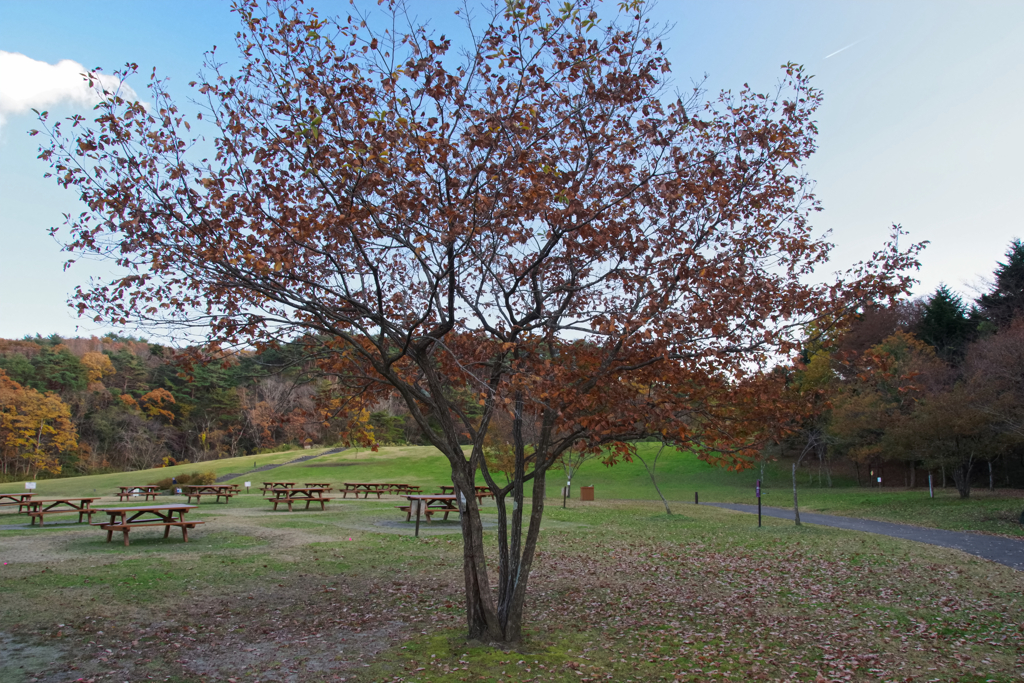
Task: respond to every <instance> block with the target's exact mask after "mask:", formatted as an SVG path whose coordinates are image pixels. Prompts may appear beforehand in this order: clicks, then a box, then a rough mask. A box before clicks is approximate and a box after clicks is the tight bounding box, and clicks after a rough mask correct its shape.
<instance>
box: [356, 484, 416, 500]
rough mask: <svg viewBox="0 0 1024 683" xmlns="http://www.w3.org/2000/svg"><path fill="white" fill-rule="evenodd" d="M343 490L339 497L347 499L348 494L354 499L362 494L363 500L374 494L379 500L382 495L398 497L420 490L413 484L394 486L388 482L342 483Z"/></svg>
mask: <svg viewBox="0 0 1024 683" xmlns="http://www.w3.org/2000/svg"><path fill="white" fill-rule="evenodd" d="M344 486H345V488H344V489H341V497H342V498H348V494H349V493H352V494H354V495H355V497H356V498H358V497H359V494H360V493H362V494H363V498H369V497H370V494H371V493H376V494H377V498H378V499H379V498H380V497H381V495H382V494H385V493H397V494H399V495H405V494H407V493H418V492H419V490H420V487H419V486H416V485H414V484H394V483H390V482H350V481H346V482H345V483H344Z"/></svg>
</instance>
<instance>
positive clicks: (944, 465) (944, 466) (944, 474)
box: [942, 463, 946, 488]
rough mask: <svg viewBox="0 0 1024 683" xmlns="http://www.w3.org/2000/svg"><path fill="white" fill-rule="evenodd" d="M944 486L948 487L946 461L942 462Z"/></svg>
mask: <svg viewBox="0 0 1024 683" xmlns="http://www.w3.org/2000/svg"><path fill="white" fill-rule="evenodd" d="M942 488H946V463H942Z"/></svg>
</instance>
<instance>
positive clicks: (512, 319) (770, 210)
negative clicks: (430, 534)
mask: <svg viewBox="0 0 1024 683" xmlns="http://www.w3.org/2000/svg"><path fill="white" fill-rule="evenodd" d="M396 4H397V3H395V4H388V5H387V7H388V8H389V9H390V12H391V14H393V15H396V16H393V17H392V18H390V19H386V20H385V22H386V26H387V27H389V28H388V29H387V30H377V29H376V28H375V19H374V17H372V16H362V15H359V14H358V13H357V14H354V15H353V16H351V17H349V18H348V19H337V20H335V19H325V18H322V17H320V16H318V15H317V14H316V12H315V11H313V10H309V9H304V8H302V7H301V6H300V5H298V4H297V3H290V2H284V1H282V2H271V3H270V4H269V6H268V12H267V14H266V15H262V14H260V12H259V8H258V7H257V3H256V2H252V1H245V2H241V3H240V4H239V5H238V6H237V7H236V9H237V12H238V15H239V16H240V18H241V20H242V22H243V26H242V29H241V31H240V32H239V34H238V39H237V42H238V48H239V52H240V55H241V59H242V62H243V64H242V67H241V69H240V71H239V72H238V74H237V75H233V74H228V73H222V72H221V68H222V67H221V66H220V65H219V64H218V60H217V58H216V56H215V55H213V54H211V55H210V59H209V61H208V69H209V71H208V73H207V74H205V75H204V76H202V77H201V79H200V81H199V82H198V83H197V84H196V86H197V89H198V92H199V93H200V94H201V95H202V97H203V98H204V107H205V110H204V111H203V112H202V119H201V121H199V120H197V121H194V122H190V121H188V120H186V116H185V115H184V114H183V113H182V112H181V111H180V110H179V109H178V107H177V106H176V105H175V103H174V101H173V100H172V98H171V97H170V95H169V94H168V92H167V90H166V87H165V85H166V84H165V83H164V82H162V81H160V80H158V79H156V78H155V77H154V79H153V80H152V81H151V84H150V86H151V88H150V104H149V105H148V106H143V105H142V104H141V103H138V102H132V101H126V100H125V99H123V98H122V97H121V96H120V95H119V94H118V93H117V92H109V91H108V92H103V93H101V102H100V104H99V105H98V106H99V117H98V118H97V120H96V123H95V124H90V123H89V122H87V121H85V120H84V119H83V118H82V117H72V118H71V120H70V125H69V126H66V127H65V126H63V125H62V124H61V123H59V122H58V123H55V124H53V125H52V126H51V125H50V124H49V123H48V122H47V120H46V116H45V114H44V115H42V119H43V127H44V128H45V129H46V131H47V133H48V137H49V142H48V143H47V144H46V146H45V147H44V149H43V150H42V156H43V158H44V159H46V160H48V161H49V162H50V164H51V165H52V168H53V172H54V174H55V175H56V177H57V180H58V182H59V183H61V184H62V185H64V186H67V187H74V188H77V190H78V191H79V192H80V195H81V198H82V200H83V201H84V202H85V205H86V207H87V210H86V211H85V212H83V213H82V214H81V215H79V216H75V217H72V218H71V219H70V222H69V226H68V229H69V231H70V233H69V235H68V237H67V240H66V241H67V246H68V248H69V249H70V250H72V251H73V252H86V253H90V254H93V253H95V254H101V255H102V254H115V255H116V256H114V258H116V260H117V262H118V263H119V264H120V265H121V266H122V267H123V268H125V269H126V272H125V273H124V275H123V276H119V277H118V278H117V279H116V280H114V281H111V282H109V283H100V284H97V285H96V286H92V287H89V288H82V289H81V290H80V291H79V293H78V301H79V302H78V306H79V310H80V311H82V312H88V313H89V314H91V315H93V316H94V317H95V318H97V319H100V320H103V319H106V320H111V321H118V322H122V321H127V320H128V319H132V320H135V321H138V322H146V323H152V324H157V323H164V324H167V323H173V324H176V325H179V326H188V325H192V326H196V327H195V328H193V329H197V330H199V331H201V332H202V333H203V334H204V335H206V336H207V337H208V338H209V339H210V340H211V341H214V342H218V343H223V344H227V343H240V342H254V341H255V342H262V343H272V342H274V341H278V340H282V339H286V340H287V339H296V338H299V337H304V336H305V337H306V338H308V339H309V340H310V344H311V346H316V345H318V348H317V356H318V359H319V362H321V363H322V364H323V365H324V367H328V368H330V370H331V372H335V373H337V374H338V375H339V376H345V377H347V378H349V379H348V380H346V381H347V384H346V388H347V390H348V391H350V392H353V394H352V395H354V396H359V397H361V400H362V402H363V405H372V404H373V402H374V401H375V400H376V399H377V398H380V397H381V396H385V395H387V394H388V392H391V391H394V392H397V393H398V394H399V395H400V396H401V397H402V399H403V400H404V401H405V403H406V405H407V407H408V409H409V413H410V416H411V419H412V420H414V421H415V423H416V424H417V425H418V427H419V428H420V430H421V432H422V435H423V438H424V440H426V441H428V442H429V443H431V444H433V445H434V446H436V447H437V448H438V449H439V450H441V452H442V453H444V455H445V456H446V457H447V459H448V461H449V464H450V466H451V475H452V481H453V482H454V484H455V486H456V487H457V489H458V490H459V491H460V492H464V493H465V494H466V496H465V499H466V502H465V505H464V508H463V510H462V512H463V514H462V515H461V519H462V534H463V544H464V556H463V557H464V578H465V587H466V612H467V625H468V630H469V636H470V637H472V638H483V639H487V640H494V641H502V642H515V641H518V640H519V639H520V638H521V635H522V627H523V623H522V615H523V605H524V602H525V599H526V588H527V584H528V579H529V576H530V569H531V567H532V564H533V561H534V554H535V548H536V543H537V539H538V536H539V533H540V524H541V519H542V515H543V511H544V499H545V495H546V474H547V472H548V470H549V468H550V467H551V466H552V465H554V464H555V463H557V462H558V460H559V458H560V457H561V455H562V454H563V453H564V452H565V451H567V450H568V449H570V448H572V447H574V445H575V444H578V443H580V442H585V443H586V444H588V446H589V447H591V448H601V447H605V446H608V447H610V448H612V449H613V450H614V449H617V448H621V446H618V444H622V443H625V442H627V441H630V440H633V439H639V438H644V437H647V436H651V435H658V434H660V435H661V436H663V437H664V438H666V439H668V440H671V441H672V442H673V443H675V444H678V445H684V446H686V447H689V445H688V444H690V441H691V438H690V430H691V429H693V427H694V425H695V424H698V426H699V429H700V433H701V434H702V435H703V436H702V439H703V443H704V444H705V446H706V450H705V455H706V457H708V458H709V459H711V460H714V459H715V458H719V459H721V460H728V459H729V458H730V457H731V456H730V455H729V454H731V453H742V452H743V451H742V450H741V448H742V447H741V446H737V447H736V449H733V448H732V445H733V444H732V441H731V439H732V438H733V432H732V428H733V427H734V426H735V425H737V424H739V422H740V421H738V420H736V419H735V418H736V416H735V411H733V410H730V408H729V404H728V398H729V396H730V393H731V392H732V391H733V389H734V387H735V386H739V385H740V384H741V383H742V381H743V380H745V379H748V378H749V377H750V376H751V375H756V374H757V373H758V368H759V367H762V366H764V365H765V364H767V363H768V362H769V360H770V359H772V358H775V357H777V354H779V353H787V352H788V351H789V350H791V349H792V348H794V345H795V344H796V341H797V340H796V336H797V333H798V331H799V330H800V329H802V326H803V325H804V324H806V323H807V321H808V320H810V319H816V318H819V317H824V318H826V319H829V320H842V319H843V318H844V316H845V315H846V314H847V313H848V312H849V311H850V310H852V309H853V308H854V307H855V306H856V305H858V304H859V302H861V301H864V300H874V299H876V298H879V297H884V296H891V295H894V294H896V293H898V292H901V291H903V290H905V289H906V287H907V286H908V284H909V281H910V280H909V277H908V276H907V275H905V274H904V271H905V270H906V269H907V268H909V267H913V266H914V265H916V253H917V251H918V249H919V248H920V247H919V246H911V247H909V248H907V249H904V250H901V249H900V248H899V247H898V245H897V241H898V238H899V237H900V236H901V235H902V231H901V230H899V229H898V228H894V231H893V236H892V240H891V241H890V242H889V243H888V244H887V245H886V246H885V247H884V248H883V249H882V250H881V251H879V252H878V253H876V254H875V256H874V257H873V258H872V259H871V260H869V261H867V262H865V263H864V264H860V265H859V266H857V267H855V268H854V269H853V270H852V271H850V272H849V274H848V275H845V276H842V277H841V278H840V279H838V280H837V281H835V282H831V283H818V284H810V283H809V281H808V276H809V275H810V274H811V273H812V271H813V270H814V268H815V267H818V266H820V265H822V264H824V263H826V262H827V259H828V254H829V250H830V247H831V245H830V244H829V243H828V242H827V241H825V240H824V239H822V238H820V237H818V236H816V235H815V234H814V232H813V231H812V229H811V227H810V224H809V216H810V214H811V213H812V212H813V211H815V210H816V209H817V204H816V202H815V200H814V197H813V195H812V194H811V188H812V185H811V181H810V180H809V179H808V178H807V177H806V176H805V175H804V172H803V170H802V164H803V162H804V160H805V159H806V158H807V157H808V155H809V154H811V153H812V152H813V150H814V147H815V142H814V136H815V133H816V127H815V124H814V120H813V114H814V111H815V109H816V107H817V106H818V104H819V103H820V100H821V96H820V93H819V92H818V91H817V90H815V89H814V88H813V87H812V86H811V83H810V80H811V78H810V76H809V75H807V74H806V73H805V72H804V71H803V69H802V68H800V67H798V66H796V65H792V64H790V65H786V66H785V68H784V72H783V77H782V81H781V82H780V84H779V87H778V89H777V90H776V91H774V92H772V93H769V94H761V93H756V92H753V91H752V90H750V89H749V88H744V89H742V90H741V91H740V92H739V93H738V94H736V95H732V94H730V93H723V94H722V95H721V96H720V97H719V98H718V99H717V100H715V101H711V102H704V101H703V93H702V92H700V91H699V90H695V91H694V92H693V93H692V94H691V95H690V96H689V97H688V99H687V100H685V101H683V100H682V99H677V98H673V97H671V96H670V95H669V91H668V87H669V81H668V78H669V75H668V74H669V73H670V69H669V64H668V61H667V59H666V57H665V53H664V50H663V47H662V43H661V37H662V36H661V34H660V33H659V32H658V30H657V29H656V28H655V27H652V26H651V25H650V23H649V19H648V18H647V12H648V9H649V8H648V6H647V4H646V3H645V2H642V1H640V0H630V1H629V2H623V3H621V13H620V14H618V15H617V16H612V17H608V16H602V15H601V14H599V12H598V9H597V3H596V2H595V1H592V0H579V1H578V2H575V3H568V4H565V3H563V4H560V5H557V6H556V5H555V4H554V3H550V2H546V1H541V0H529V1H525V0H512V1H510V2H508V3H495V4H494V5H489V6H488V7H489V8H490V9H489V10H482V11H481V12H482V13H479V14H477V15H476V16H477V17H482V19H480V20H474V19H473V18H469V17H467V18H466V20H467V23H468V24H469V29H470V30H469V35H470V38H469V39H468V42H467V44H466V45H465V46H464V49H463V51H462V58H459V57H458V56H457V55H456V54H455V52H454V50H453V46H452V43H451V41H450V40H448V39H447V38H445V37H444V36H436V35H432V34H430V33H429V32H428V31H427V30H426V29H425V28H421V27H416V26H415V25H414V24H413V22H412V20H411V18H410V17H408V16H403V15H402V12H401V8H400V7H397V8H396ZM395 25H403V26H405V25H408V26H412V28H410V29H409V30H408V32H405V33H394V32H393V31H392V28H391V27H393V26H395ZM133 69H134V67H129V69H128V71H129V72H131V71H132V70H133ZM122 75H123V76H125V77H127V76H128V75H130V74H129V73H126V74H122ZM93 83H94V85H95V86H96V87H97V88H99V87H101V85H102V84H101V83H100V82H99V81H98V80H96V79H93ZM197 119H198V117H197ZM193 123H195V124H196V126H197V127H198V129H199V130H208V131H210V134H211V135H212V137H213V139H212V145H213V148H214V149H215V150H216V153H215V154H213V155H211V156H210V157H208V158H206V159H194V158H193V153H192V150H195V149H196V145H198V144H200V143H199V141H198V139H197V138H196V137H195V134H193V133H191V132H190V130H191V126H192V124H193ZM203 126H206V128H205V129H204V128H203ZM350 405H351V409H352V410H362V409H363V405H360V404H359V402H358V401H355V400H353V401H352V403H351V404H350ZM499 409H500V410H505V411H508V413H509V414H510V415H511V416H512V423H513V428H512V436H513V443H512V446H513V451H514V454H515V464H514V469H513V476H512V478H511V481H510V482H509V483H507V484H504V485H501V484H499V482H497V481H496V480H495V478H494V477H493V476H492V472H491V471H490V470H489V468H488V464H487V461H486V460H485V459H484V457H483V444H484V440H485V438H486V435H487V433H488V427H489V424H490V422H491V419H492V418H493V416H494V415H495V412H496V411H497V410H499ZM695 414H699V415H700V416H701V418H700V420H699V422H695V421H693V420H691V419H689V416H692V415H695ZM535 417H536V424H537V429H538V435H539V436H538V438H537V440H536V443H535V444H534V446H533V448H532V449H528V448H527V445H526V443H525V439H524V436H523V426H524V424H525V423H526V421H527V420H532V419H534V418H535ZM745 436H746V435H744V438H745ZM464 444H465V445H468V446H469V455H468V456H467V455H466V454H465V453H464V451H463V445H464ZM528 458H529V459H530V464H531V465H532V467H530V468H529V470H527V466H526V464H527V459H528ZM478 473H479V474H480V475H481V476H482V477H483V480H484V481H485V482H486V483H487V485H488V486H489V487H490V488H491V490H492V491H493V492H494V494H495V500H496V504H497V511H498V524H497V540H498V553H497V558H498V577H497V587H496V590H493V591H492V587H491V580H492V579H491V576H490V575H489V574H488V570H487V556H486V554H485V552H484V540H483V527H482V524H481V521H480V513H479V509H478V506H477V500H476V497H475V496H473V495H472V492H473V490H474V485H475V477H476V476H477V474H478ZM528 488H529V493H530V494H531V498H532V500H531V505H530V507H529V516H528V517H527V516H526V510H527V506H526V505H525V504H524V502H525V496H526V494H527V492H528ZM509 499H511V501H509ZM509 502H511V506H510V505H508V503H509ZM510 508H511V509H510ZM524 519H525V520H526V522H527V524H526V526H525V527H524Z"/></svg>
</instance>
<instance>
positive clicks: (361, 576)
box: [0, 456, 1024, 683]
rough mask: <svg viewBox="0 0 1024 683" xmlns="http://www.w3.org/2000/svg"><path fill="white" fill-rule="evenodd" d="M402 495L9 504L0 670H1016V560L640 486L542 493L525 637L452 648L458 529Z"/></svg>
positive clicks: (352, 674)
mask: <svg viewBox="0 0 1024 683" xmlns="http://www.w3.org/2000/svg"><path fill="white" fill-rule="evenodd" d="M332 457H333V456H332ZM373 466H374V467H376V466H378V465H373ZM282 469H283V468H282ZM324 469H326V468H324ZM275 471H276V470H275ZM310 471H316V470H310ZM423 476H427V474H426V472H425V473H424V475H423ZM299 478H300V479H301V477H299ZM374 478H376V477H374ZM385 478H394V477H385ZM311 481H312V479H311ZM438 483H440V482H438ZM399 502H400V499H399V498H398V497H394V496H392V497H390V498H386V499H384V500H380V501H377V500H373V499H371V500H362V499H360V500H358V501H356V500H352V499H349V500H336V501H334V502H332V503H331V504H329V505H328V510H327V511H326V512H320V511H310V512H293V513H288V512H277V513H274V512H272V511H271V509H270V507H271V506H270V505H269V503H267V502H266V501H265V499H263V498H262V497H260V496H259V494H257V493H252V494H243V495H241V496H239V497H236V498H235V499H233V500H232V501H231V502H230V503H228V504H215V503H205V502H204V503H203V504H202V505H201V506H200V507H199V508H198V510H197V511H194V512H193V513H192V514H193V515H194V517H195V518H196V519H202V520H204V521H206V522H207V523H206V524H204V525H202V526H200V527H198V528H197V529H196V530H195V531H194V532H192V534H191V542H190V543H188V544H184V543H182V542H181V538H180V534H178V535H175V534H174V533H173V532H172V535H171V538H169V539H167V540H164V539H163V538H161V536H162V534H160V533H159V532H158V531H153V530H136V531H134V532H132V536H133V540H132V544H131V546H130V547H129V548H124V547H123V546H122V545H121V544H120V543H117V542H116V541H115V542H114V543H110V544H107V543H105V542H104V534H103V532H102V531H101V530H99V529H96V528H92V527H88V526H86V525H77V524H54V525H53V526H52V528H49V527H51V523H50V522H47V527H48V528H45V529H39V528H35V529H29V528H27V527H22V528H18V529H9V528H8V529H6V530H3V529H5V528H6V525H11V524H12V523H13V522H16V521H20V520H23V519H24V517H21V518H18V517H17V516H16V515H14V514H12V513H2V514H0V561H2V562H3V563H5V564H2V565H0V594H2V595H3V596H4V599H3V600H2V601H0V681H4V682H5V683H6V682H8V681H10V682H12V683H17V682H21V681H26V682H28V681H41V682H45V683H51V682H53V683H56V682H58V681H61V682H63V681H78V680H81V681H83V682H84V681H93V682H94V683H97V682H99V681H137V680H144V679H146V678H147V677H152V678H153V679H154V680H162V681H170V682H171V683H200V682H213V681H228V682H229V683H230V682H231V681H234V682H235V683H241V682H242V681H247V682H255V681H263V682H269V681H301V682H306V681H310V682H314V683H318V682H320V681H342V680H344V681H407V682H410V683H411V682H413V681H419V682H426V681H438V682H441V681H445V682H447V681H588V682H592V681H634V682H640V681H711V680H715V681H726V680H732V681H756V680H765V681H772V680H775V681H779V680H800V681H820V680H827V681H833V680H839V681H847V680H848V681H868V680H870V681H877V680H885V681H897V680H898V681H906V680H914V681H929V680H941V681H950V680H956V681H979V682H981V681H1020V680H1022V675H1024V626H1022V620H1021V618H1020V615H1021V613H1022V608H1024V573H1021V572H1015V571H1014V570H1011V569H1009V568H1007V567H1003V566H1001V565H996V564H992V563H989V562H985V561H983V560H980V559H978V558H974V557H972V556H968V555H964V554H962V553H959V552H957V551H952V550H947V549H942V548H935V547H931V546H924V545H920V544H914V543H909V542H904V541H900V540H896V539H888V538H884V537H878V536H873V535H868V534H860V533H855V532H847V531H841V530H836V529H827V528H821V527H803V528H799V529H798V528H795V527H794V526H793V525H792V524H789V523H785V522H782V521H780V520H773V519H766V520H765V527H764V528H762V529H758V528H757V527H756V522H755V521H754V519H753V518H751V517H749V516H746V515H738V514H733V513H729V512H727V511H723V510H719V509H716V508H711V507H703V506H698V507H694V506H692V505H686V506H683V505H680V506H678V510H677V511H678V512H679V513H682V514H676V515H673V516H671V517H669V516H667V515H665V514H664V511H663V508H662V507H661V504H660V503H656V502H650V501H608V500H598V501H596V502H595V503H586V504H583V503H579V502H578V501H576V502H573V503H572V504H571V505H570V507H569V509H566V510H562V509H561V508H559V507H556V506H554V505H550V506H549V508H548V509H547V511H546V513H545V519H546V522H545V528H544V532H543V534H542V537H541V543H540V552H539V555H538V558H537V561H536V563H535V571H534V573H533V575H532V576H531V583H530V592H529V598H528V608H527V622H528V625H527V637H526V639H525V641H524V643H523V644H522V646H521V647H520V648H518V649H515V650H508V651H505V650H501V649H496V648H491V647H487V646H484V645H482V644H480V643H474V642H466V640H465V638H464V636H463V633H464V627H463V616H462V614H463V610H462V602H461V601H462V587H461V554H462V551H461V542H460V536H459V534H458V524H457V523H456V522H449V523H447V524H445V523H437V522H435V523H433V524H430V525H424V533H423V536H422V537H421V538H419V539H416V538H413V536H412V528H411V525H408V524H406V523H405V522H404V516H403V515H402V514H401V513H400V512H399V511H398V510H396V509H395V506H396V505H398V504H399ZM552 502H553V501H552ZM486 512H487V511H486V509H485V513H486ZM493 518H494V516H493V514H485V522H486V521H487V520H490V521H493ZM488 541H489V543H490V542H493V535H492V534H488Z"/></svg>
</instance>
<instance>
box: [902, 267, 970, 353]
mask: <svg viewBox="0 0 1024 683" xmlns="http://www.w3.org/2000/svg"><path fill="white" fill-rule="evenodd" d="M975 329H976V327H975V323H974V321H973V320H971V318H970V315H969V312H968V310H967V306H966V305H965V304H964V302H963V300H962V299H961V298H960V297H959V296H957V295H956V294H955V293H953V292H951V291H950V290H949V288H948V287H947V286H946V285H939V288H938V289H936V290H935V293H934V294H932V296H931V297H930V298H929V299H928V302H927V303H926V304H925V307H924V312H923V314H922V316H921V322H919V323H918V324H917V330H916V332H917V336H918V338H919V339H921V341H923V342H925V343H926V344H931V345H932V346H934V347H935V351H936V353H937V354H938V356H939V357H940V358H942V359H943V360H945V361H947V362H950V363H955V362H958V361H959V360H960V359H962V358H963V354H964V349H965V348H966V346H967V343H968V342H970V341H971V339H972V338H973V337H974V332H975Z"/></svg>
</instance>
